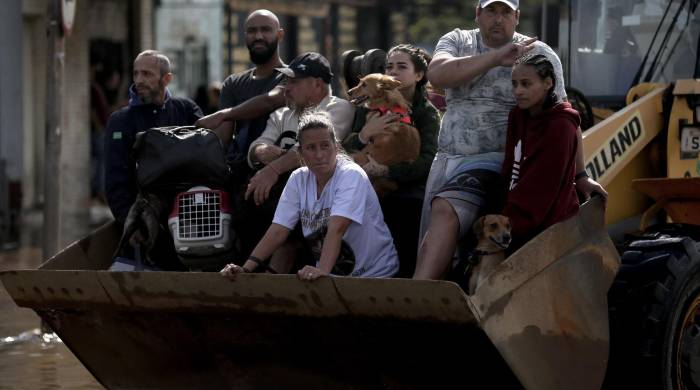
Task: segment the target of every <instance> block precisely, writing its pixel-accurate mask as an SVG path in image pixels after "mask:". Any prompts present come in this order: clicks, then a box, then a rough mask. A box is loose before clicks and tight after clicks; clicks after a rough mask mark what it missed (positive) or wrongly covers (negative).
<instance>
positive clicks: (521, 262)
mask: <svg viewBox="0 0 700 390" xmlns="http://www.w3.org/2000/svg"><path fill="white" fill-rule="evenodd" d="M602 218H603V212H602V206H601V204H600V202H599V201H594V202H591V203H589V204H587V205H586V206H584V207H583V209H582V210H581V213H580V215H579V216H578V217H577V218H574V219H572V220H571V221H567V222H565V223H563V224H561V225H558V226H555V227H553V228H552V229H550V230H548V231H547V232H545V233H543V235H542V236H540V237H538V238H536V239H535V240H534V241H533V242H532V243H530V244H528V245H526V246H525V247H523V248H522V249H521V250H520V251H519V252H517V253H516V254H515V255H514V256H513V257H512V258H510V259H509V260H508V261H507V262H505V263H504V264H503V265H502V267H501V268H500V269H498V270H497V271H496V272H495V273H494V274H493V275H491V277H490V278H489V279H488V281H487V282H485V283H484V284H482V285H481V286H480V287H479V288H478V290H477V292H476V294H475V295H474V296H473V297H467V296H466V295H465V294H464V292H463V291H462V290H461V289H460V288H459V286H457V285H456V284H454V283H451V282H446V281H413V280H404V279H389V280H378V279H361V278H325V279H321V280H317V281H315V282H302V281H299V280H298V279H297V278H296V277H295V276H291V275H257V274H244V275H240V276H239V277H238V278H236V279H235V280H233V281H230V280H227V279H225V278H223V277H221V276H219V275H218V274H216V273H178V272H171V273H167V272H108V271H101V270H100V269H105V268H107V266H108V265H109V262H110V260H111V259H110V256H111V253H112V251H113V249H114V246H115V245H116V242H117V239H118V232H117V231H116V229H114V227H112V226H107V227H105V228H103V229H101V230H99V231H97V232H95V233H93V234H92V235H91V236H89V237H87V238H86V239H83V240H81V241H78V242H76V243H74V244H72V245H71V246H69V247H68V248H66V249H65V250H64V251H63V252H61V253H59V254H58V255H57V256H56V257H54V258H52V259H50V260H49V261H48V262H46V263H45V264H44V265H42V269H40V270H24V271H8V272H3V273H0V279H1V280H2V282H3V284H4V286H5V288H6V289H7V291H8V292H9V293H10V295H11V296H12V297H13V299H14V300H15V302H16V303H17V304H18V305H20V306H23V307H30V308H33V309H34V310H35V311H37V313H38V314H39V315H40V316H41V317H42V318H43V319H44V320H45V321H47V322H48V324H50V325H51V327H52V328H53V329H54V330H55V331H56V332H57V333H58V335H59V336H60V337H61V338H62V340H63V341H64V343H65V344H66V345H67V346H68V347H69V348H70V349H71V351H72V352H73V353H74V354H75V355H76V356H77V357H78V358H79V359H80V361H81V362H82V363H83V364H84V365H85V366H86V367H87V368H88V369H89V370H90V372H91V373H92V374H93V375H94V376H95V378H97V379H98V380H99V381H100V382H101V383H102V384H103V385H105V386H106V387H108V388H111V389H127V388H171V389H172V388H225V387H235V388H240V389H248V388H250V389H254V388H279V387H289V388H295V387H302V386H303V387H307V388H317V387H324V388H325V387H330V388H377V387H381V386H386V387H390V388H393V387H397V388H450V387H464V386H467V385H468V386H470V387H471V386H473V387H474V388H487V387H489V388H514V387H516V388H517V387H519V386H520V384H519V383H518V379H519V380H520V382H521V383H522V385H524V386H525V387H527V388H533V389H534V388H544V389H546V388H555V387H556V388H592V387H595V385H596V384H599V383H600V381H599V378H602V373H603V372H604V369H605V361H606V358H607V345H608V344H607V341H608V338H607V312H606V309H607V306H606V303H605V294H606V292H607V289H608V286H609V284H610V281H611V280H612V276H613V275H614V272H615V269H616V265H617V256H616V254H615V253H614V249H612V244H611V243H610V241H609V239H608V238H607V236H606V235H605V232H604V230H603V226H602ZM558 257H561V259H559V260H557V258H558ZM480 327H481V328H483V331H482V329H481V328H480ZM484 331H485V333H484ZM487 335H488V337H487ZM489 339H490V340H489ZM494 345H495V347H494ZM496 348H497V350H496ZM499 352H500V354H499ZM501 355H502V356H503V358H505V361H504V360H503V358H501ZM506 362H507V365H506ZM508 366H510V369H509V368H508ZM511 369H512V371H511ZM513 373H515V375H517V378H518V379H516V378H515V376H514V375H513Z"/></svg>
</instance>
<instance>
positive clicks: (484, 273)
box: [469, 214, 511, 295]
mask: <svg viewBox="0 0 700 390" xmlns="http://www.w3.org/2000/svg"><path fill="white" fill-rule="evenodd" d="M472 230H473V231H474V233H475V234H476V239H477V244H476V249H475V250H474V260H472V261H474V263H473V264H474V265H473V267H472V271H471V275H470V276H469V295H471V294H474V291H476V288H477V286H479V285H480V284H481V282H482V281H483V280H484V279H486V277H488V276H489V274H490V273H491V272H492V271H493V270H494V269H495V268H496V266H498V265H499V264H500V263H501V262H503V260H504V259H505V253H504V251H505V250H506V248H508V245H509V244H510V238H511V237H510V230H511V227H510V219H508V217H506V216H503V215H497V214H488V215H485V216H483V217H481V218H479V219H477V220H476V222H474V225H473V226H472Z"/></svg>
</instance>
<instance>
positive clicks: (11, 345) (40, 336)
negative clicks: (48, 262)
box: [0, 248, 103, 390]
mask: <svg viewBox="0 0 700 390" xmlns="http://www.w3.org/2000/svg"><path fill="white" fill-rule="evenodd" d="M40 259H41V251H40V250H39V249H34V248H22V249H18V250H13V251H8V252H0V271H5V270H9V269H28V268H36V267H37V266H38V265H39V263H40V261H41V260H40ZM39 326H40V321H39V317H37V315H36V314H34V312H33V311H32V310H29V309H22V308H19V307H17V305H15V303H14V301H12V298H10V296H9V295H8V294H7V292H6V291H5V289H4V287H2V285H0V390H5V389H13V390H14V389H31V390H34V389H37V390H43V389H103V387H102V386H100V384H99V383H98V382H97V381H96V380H95V378H94V377H93V376H92V375H91V374H90V373H89V372H88V371H87V370H86V369H85V367H83V365H82V364H80V362H79V361H78V359H76V358H75V356H74V355H73V354H72V353H71V352H70V350H68V348H67V347H66V346H65V345H64V344H63V343H62V342H61V340H60V339H59V338H58V337H56V336H55V334H53V333H41V331H40V330H39V329H38V328H39Z"/></svg>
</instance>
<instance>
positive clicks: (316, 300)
mask: <svg viewBox="0 0 700 390" xmlns="http://www.w3.org/2000/svg"><path fill="white" fill-rule="evenodd" d="M311 299H312V300H313V301H314V303H315V304H316V306H318V307H323V302H322V301H321V297H320V296H319V295H318V293H317V292H316V291H313V290H311Z"/></svg>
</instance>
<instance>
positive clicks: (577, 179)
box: [574, 169, 589, 181]
mask: <svg viewBox="0 0 700 390" xmlns="http://www.w3.org/2000/svg"><path fill="white" fill-rule="evenodd" d="M584 177H589V176H588V172H586V170H585V169H584V170H582V171H581V172H579V173H577V174H576V176H574V181H579V179H583V178H584Z"/></svg>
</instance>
